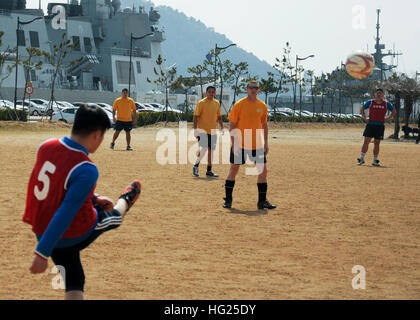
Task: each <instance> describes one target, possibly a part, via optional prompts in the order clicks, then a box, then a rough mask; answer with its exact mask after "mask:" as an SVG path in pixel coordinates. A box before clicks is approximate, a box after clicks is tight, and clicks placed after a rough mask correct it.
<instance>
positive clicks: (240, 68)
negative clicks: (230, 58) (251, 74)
mask: <svg viewBox="0 0 420 320" xmlns="http://www.w3.org/2000/svg"><path fill="white" fill-rule="evenodd" d="M230 68H231V69H230V70H229V73H230V74H231V82H230V85H231V89H232V90H233V102H232V105H231V106H230V108H229V111H230V109H231V108H232V106H233V105H234V104H235V103H236V97H237V95H238V93H239V92H240V91H241V85H242V83H241V80H242V79H243V77H244V76H245V75H247V74H248V63H247V62H239V63H236V64H234V65H232V66H231V67H230Z"/></svg>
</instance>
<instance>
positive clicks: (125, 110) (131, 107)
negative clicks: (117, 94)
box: [112, 97, 136, 122]
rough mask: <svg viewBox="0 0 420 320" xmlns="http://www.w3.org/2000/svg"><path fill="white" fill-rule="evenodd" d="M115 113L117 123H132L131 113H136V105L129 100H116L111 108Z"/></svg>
mask: <svg viewBox="0 0 420 320" xmlns="http://www.w3.org/2000/svg"><path fill="white" fill-rule="evenodd" d="M112 109H113V110H114V111H117V121H124V122H131V121H133V116H132V112H136V104H135V103H134V100H133V99H131V98H123V97H121V98H118V99H117V100H115V102H114V106H113V108H112Z"/></svg>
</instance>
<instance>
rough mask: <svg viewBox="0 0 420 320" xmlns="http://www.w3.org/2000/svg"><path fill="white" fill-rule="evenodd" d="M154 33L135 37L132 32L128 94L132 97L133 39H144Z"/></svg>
mask: <svg viewBox="0 0 420 320" xmlns="http://www.w3.org/2000/svg"><path fill="white" fill-rule="evenodd" d="M152 35H154V33H153V32H152V33H148V34H145V35H144V36H141V37H134V36H133V33H131V35H130V67H129V71H128V96H129V97H130V93H131V63H132V55H133V40H141V39H144V38H146V37H148V36H152Z"/></svg>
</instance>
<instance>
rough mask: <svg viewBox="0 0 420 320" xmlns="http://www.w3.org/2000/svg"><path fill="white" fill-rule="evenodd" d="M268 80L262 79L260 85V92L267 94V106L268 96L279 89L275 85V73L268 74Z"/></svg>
mask: <svg viewBox="0 0 420 320" xmlns="http://www.w3.org/2000/svg"><path fill="white" fill-rule="evenodd" d="M267 76H268V77H267V79H261V81H260V82H261V84H260V90H261V91H262V92H264V94H265V104H267V101H268V95H269V94H270V93H274V92H276V90H277V87H276V85H275V81H274V73H272V72H267Z"/></svg>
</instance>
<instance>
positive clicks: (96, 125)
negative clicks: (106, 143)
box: [71, 104, 111, 137]
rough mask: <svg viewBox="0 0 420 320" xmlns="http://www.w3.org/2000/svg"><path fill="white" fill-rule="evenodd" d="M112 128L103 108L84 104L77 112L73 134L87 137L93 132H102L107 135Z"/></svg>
mask: <svg viewBox="0 0 420 320" xmlns="http://www.w3.org/2000/svg"><path fill="white" fill-rule="evenodd" d="M110 128H111V121H110V120H109V118H108V115H107V114H106V112H105V111H104V110H102V108H101V107H99V106H96V105H87V104H83V105H81V106H80V108H79V109H78V110H77V112H76V116H75V118H74V124H73V128H72V130H71V133H72V134H74V135H78V136H82V137H86V136H88V135H89V134H91V133H92V132H95V131H97V130H101V131H102V133H105V131H106V130H108V129H110Z"/></svg>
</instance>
